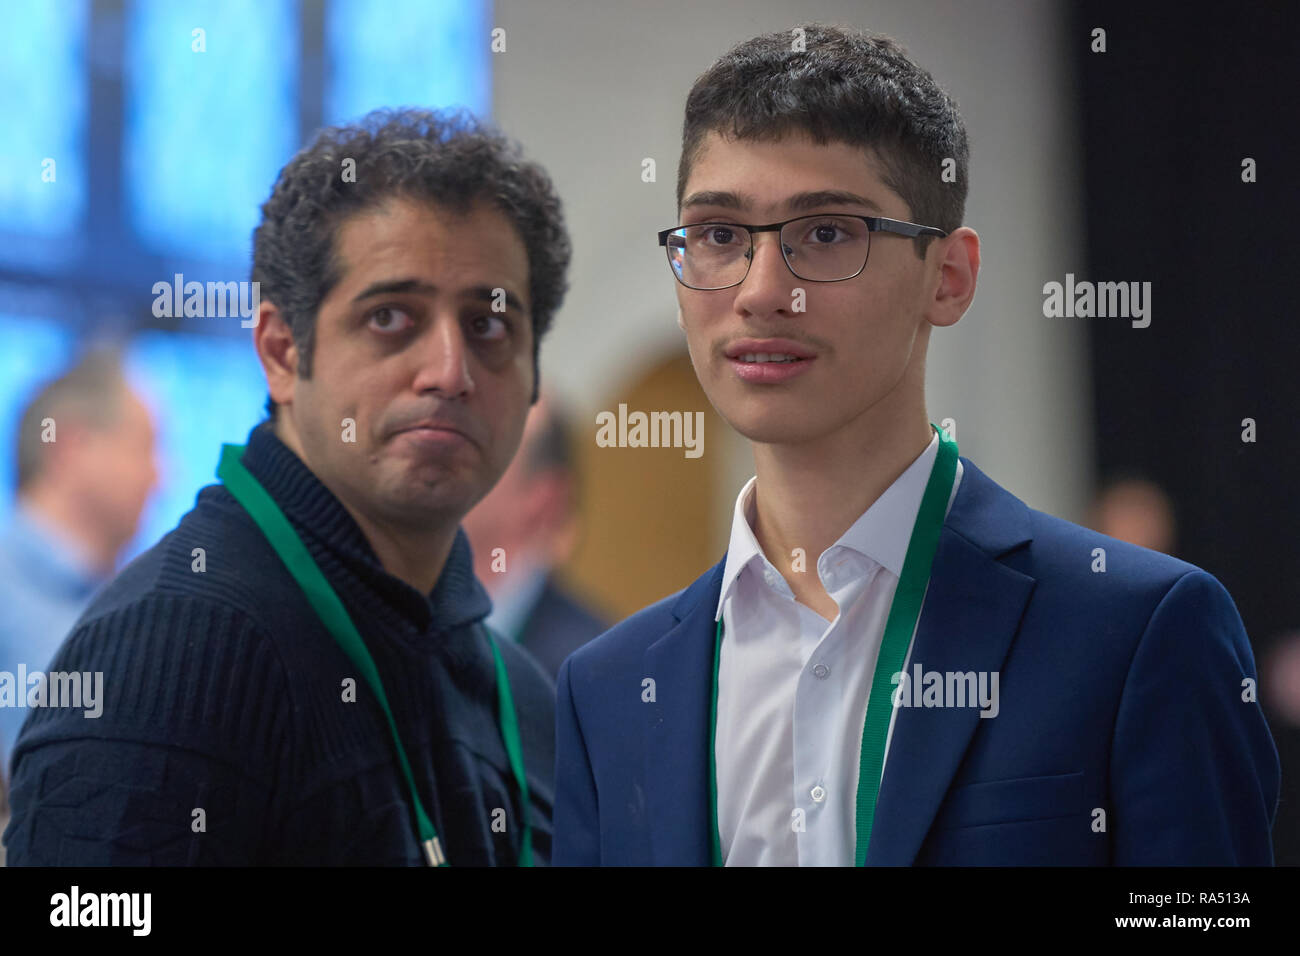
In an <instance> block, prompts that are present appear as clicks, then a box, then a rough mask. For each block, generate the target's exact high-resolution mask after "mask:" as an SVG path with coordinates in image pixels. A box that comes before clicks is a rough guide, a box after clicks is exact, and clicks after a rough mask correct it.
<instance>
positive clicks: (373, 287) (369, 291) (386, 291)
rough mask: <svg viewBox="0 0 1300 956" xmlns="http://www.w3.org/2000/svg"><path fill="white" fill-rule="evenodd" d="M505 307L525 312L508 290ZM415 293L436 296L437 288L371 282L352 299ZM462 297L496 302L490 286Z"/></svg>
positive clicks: (397, 281)
mask: <svg viewBox="0 0 1300 956" xmlns="http://www.w3.org/2000/svg"><path fill="white" fill-rule="evenodd" d="M503 291H504V292H505V300H506V306H507V307H508V308H514V309H518V310H519V311H520V312H527V311H528V309H527V308H525V307H524V304H523V302H521V301H520V299H519V297H518V296H517V295H515V294H514V293H513V292H511V291H510V290H509V289H504V290H503ZM412 292H413V293H415V294H417V295H437V293H438V287H437V286H435V285H431V284H430V283H428V282H425V281H424V280H423V279H383V280H380V281H379V282H373V283H371V284H370V285H368V286H366V287H365V288H364V289H362V290H361V291H360V292H359V293H357V295H356V296H355V297H354V298H353V300H352V301H353V302H361V301H362V300H364V299H373V298H375V297H376V296H381V295H402V294H409V293H412ZM463 294H464V297H465V298H467V299H470V300H472V301H475V302H487V303H492V302H494V301H496V298H497V296H496V290H495V289H494V288H493V287H492V286H488V285H478V286H474V287H473V288H470V289H466V290H465V292H464V293H463Z"/></svg>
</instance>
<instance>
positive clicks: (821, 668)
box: [813, 664, 831, 680]
mask: <svg viewBox="0 0 1300 956" xmlns="http://www.w3.org/2000/svg"><path fill="white" fill-rule="evenodd" d="M830 672H831V669H830V668H829V667H827V666H826V665H825V664H818V665H817V666H816V667H814V668H813V676H814V677H816V678H817V679H818V680H825V679H826V678H827V677H828V676H829V675H830Z"/></svg>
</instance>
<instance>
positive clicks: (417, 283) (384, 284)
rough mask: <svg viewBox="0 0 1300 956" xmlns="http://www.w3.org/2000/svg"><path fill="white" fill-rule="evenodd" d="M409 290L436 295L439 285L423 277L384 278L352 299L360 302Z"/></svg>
mask: <svg viewBox="0 0 1300 956" xmlns="http://www.w3.org/2000/svg"><path fill="white" fill-rule="evenodd" d="M407 292H417V293H419V294H420V295H435V294H437V292H438V287H437V286H433V285H430V284H429V283H427V282H424V281H423V280H421V279H382V280H380V281H379V282H372V283H371V284H370V285H368V286H366V287H365V288H364V289H362V290H361V291H360V292H358V293H357V294H356V296H355V297H354V298H353V299H352V301H353V302H360V301H361V300H362V299H373V298H374V297H375V296H377V295H400V294H402V293H407Z"/></svg>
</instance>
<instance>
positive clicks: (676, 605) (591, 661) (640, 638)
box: [567, 558, 725, 678]
mask: <svg viewBox="0 0 1300 956" xmlns="http://www.w3.org/2000/svg"><path fill="white" fill-rule="evenodd" d="M723 560H724V561H725V558H724V559H723ZM721 572H722V562H721V561H720V562H718V564H715V565H714V566H713V567H711V568H710V569H709V570H708V571H705V572H704V573H703V574H702V575H700V576H699V577H698V578H696V579H695V581H693V582H692V583H691V584H689V585H687V586H686V587H684V588H682V589H681V590H680V591H675V592H673V593H672V594H670V595H668V596H667V597H665V598H661V599H660V600H658V601H656V602H655V603H653V604H651V605H648V606H646V607H643V608H642V609H641V610H639V611H637V612H636V613H635V614H633V615H631V616H630V617H627V618H624V619H623V620H622V621H619V622H618V623H617V624H615V625H614V626H613V627H611V628H609V629H608V630H607V631H605V632H604V633H603V634H600V635H599V636H598V637H596V638H595V639H593V640H591V641H590V642H588V643H587V644H585V645H584V646H582V647H580V648H578V650H576V651H574V652H573V653H572V654H570V655H569V657H568V661H567V663H568V665H569V668H570V671H571V674H572V676H573V677H575V678H576V677H577V675H578V674H584V675H591V674H597V673H600V672H602V671H608V670H609V669H611V668H615V669H617V668H618V667H619V666H620V665H623V664H625V663H636V664H637V665H638V666H639V665H640V662H641V660H642V658H643V656H644V655H645V652H646V651H647V650H648V649H649V647H650V645H652V644H654V643H655V642H656V641H658V640H659V639H660V638H662V637H663V636H664V635H665V634H667V633H668V632H669V631H671V630H672V629H673V628H674V627H676V626H677V625H678V623H679V622H680V621H681V619H682V618H683V617H685V615H686V612H687V611H688V610H690V608H692V607H694V606H695V604H696V603H697V602H699V601H702V600H708V597H709V594H710V593H712V595H713V597H714V599H715V600H716V598H717V585H718V581H717V580H716V579H718V578H719V577H720V575H721ZM711 585H712V587H711Z"/></svg>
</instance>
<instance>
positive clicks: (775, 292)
mask: <svg viewBox="0 0 1300 956" xmlns="http://www.w3.org/2000/svg"><path fill="white" fill-rule="evenodd" d="M750 256H751V259H750V263H749V273H748V275H746V276H745V281H744V282H742V283H741V284H740V289H739V292H738V294H737V297H736V298H737V305H738V306H739V307H740V308H743V309H746V310H747V311H758V312H762V311H775V310H777V309H781V308H785V309H788V308H790V304H791V296H792V294H793V290H794V288H795V286H796V285H798V284H799V281H800V280H799V279H798V278H797V277H796V276H795V274H794V273H793V272H791V271H790V267H789V266H787V265H786V263H785V258H784V257H783V256H782V255H781V237H780V233H776V232H760V233H758V234H757V235H755V236H754V246H753V249H752V250H751V251H750Z"/></svg>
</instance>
